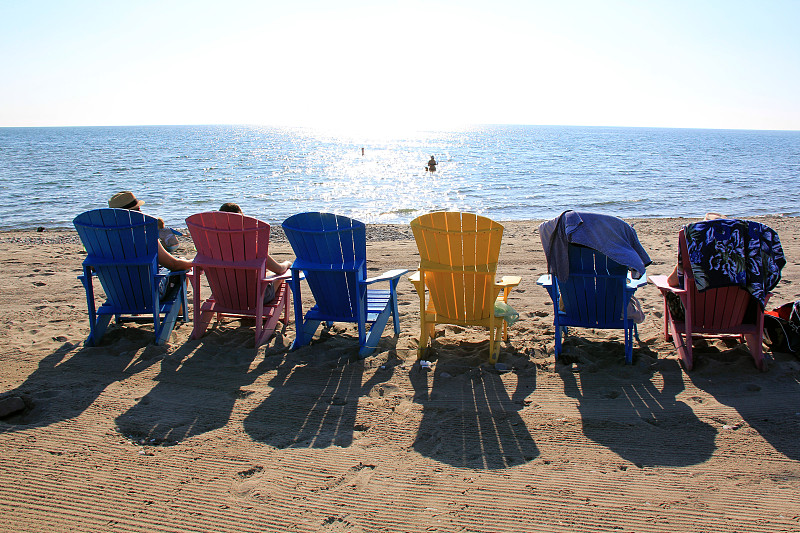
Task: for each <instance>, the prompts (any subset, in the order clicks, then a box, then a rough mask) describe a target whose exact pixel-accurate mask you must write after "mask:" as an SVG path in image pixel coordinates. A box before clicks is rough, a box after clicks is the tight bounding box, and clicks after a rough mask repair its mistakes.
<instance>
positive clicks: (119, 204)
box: [108, 191, 144, 211]
mask: <svg viewBox="0 0 800 533" xmlns="http://www.w3.org/2000/svg"><path fill="white" fill-rule="evenodd" d="M143 204H144V200H138V199H137V198H136V196H134V194H133V193H132V192H131V191H122V192H118V193H117V194H115V195H114V196H112V197H111V199H109V200H108V207H113V208H116V209H131V210H133V211H138V210H139V208H140V207H141V206H142V205H143Z"/></svg>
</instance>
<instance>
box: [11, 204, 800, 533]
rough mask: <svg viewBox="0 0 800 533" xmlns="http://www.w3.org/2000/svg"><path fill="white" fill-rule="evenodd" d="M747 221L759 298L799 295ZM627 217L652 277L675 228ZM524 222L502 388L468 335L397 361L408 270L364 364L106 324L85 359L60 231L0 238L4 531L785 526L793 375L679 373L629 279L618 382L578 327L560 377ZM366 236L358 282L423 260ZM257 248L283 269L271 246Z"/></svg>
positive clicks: (793, 261) (601, 337)
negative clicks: (635, 317)
mask: <svg viewBox="0 0 800 533" xmlns="http://www.w3.org/2000/svg"><path fill="white" fill-rule="evenodd" d="M754 220H759V221H761V222H764V223H766V224H768V225H769V226H771V227H772V228H773V229H775V230H776V231H777V232H778V234H779V235H780V238H781V242H782V245H783V249H784V253H785V255H786V259H787V264H786V266H785V268H784V269H783V280H782V281H781V282H780V283H779V285H778V287H777V288H776V289H775V290H774V291H773V292H774V296H773V299H772V301H771V305H769V306H768V307H770V308H771V307H774V306H777V305H778V304H780V303H785V302H789V301H794V300H797V299H800V240H799V239H798V236H799V235H800V231H798V225H797V219H796V218H783V217H756V218H754ZM628 221H629V222H630V223H632V224H633V225H634V228H635V229H636V231H637V232H638V235H639V237H640V240H641V242H642V243H643V245H644V247H645V248H646V249H647V251H648V252H649V254H650V256H651V258H652V259H653V264H652V265H651V266H650V267H649V268H648V271H647V273H648V274H667V273H669V271H670V270H671V268H672V266H673V265H674V263H675V259H676V253H677V252H676V250H677V232H678V230H679V229H680V227H681V226H682V225H683V224H686V223H688V222H692V221H693V220H689V219H677V218H672V219H633V220H628ZM539 222H540V221H526V222H507V223H504V225H505V228H506V229H505V234H504V238H503V247H502V251H501V256H500V267H499V269H498V274H500V275H505V274H509V275H519V276H522V279H523V281H522V283H521V284H520V286H519V288H518V289H517V290H515V291H514V292H512V293H511V297H510V299H509V303H510V304H511V305H512V306H513V307H514V308H515V309H516V310H517V311H519V313H520V320H519V321H518V322H517V323H516V324H514V326H513V327H511V328H510V329H509V333H510V339H509V342H508V343H506V344H504V345H503V347H502V349H501V355H500V362H502V363H504V364H505V365H506V366H507V367H508V368H510V369H511V371H509V372H499V371H498V370H497V369H495V368H494V367H493V366H491V365H488V364H487V363H486V361H487V350H488V349H487V344H488V343H487V335H486V331H485V330H482V329H474V330H473V329H465V328H460V327H450V326H448V327H447V328H443V329H444V334H442V333H441V331H442V329H440V330H439V335H438V336H437V338H436V340H435V341H434V344H433V352H432V355H431V357H430V359H431V361H432V365H433V369H432V371H430V372H425V371H422V370H421V369H420V368H419V366H418V365H415V364H414V363H415V360H416V349H417V341H418V336H419V303H418V298H417V295H416V292H415V291H414V289H413V287H412V285H411V283H410V282H409V281H408V280H407V279H403V280H401V282H400V285H399V298H400V322H401V333H400V335H399V336H397V337H395V336H394V335H393V334H392V333H391V328H387V330H386V332H385V334H384V336H383V339H382V340H381V343H380V345H379V348H378V350H377V352H376V353H375V354H374V355H372V356H370V357H368V358H366V359H363V360H361V359H358V358H357V352H358V349H357V336H356V332H355V326H354V325H346V324H336V325H335V326H334V327H333V328H332V330H331V331H329V332H324V333H321V334H320V332H319V331H318V333H317V337H316V338H315V340H314V341H313V342H312V344H311V345H310V346H308V347H304V348H302V349H300V350H297V351H293V352H290V351H289V350H288V347H289V345H290V343H291V341H292V339H293V338H294V322H293V321H292V322H291V323H290V325H289V326H288V327H287V328H286V329H285V330H282V331H280V332H279V334H278V335H276V336H275V337H274V338H273V339H272V340H271V341H270V342H269V343H268V344H267V345H265V346H262V347H260V348H258V349H254V347H253V330H252V325H251V324H248V323H242V322H239V321H225V322H222V323H220V324H217V325H216V326H214V327H210V328H209V330H208V331H207V333H206V335H205V336H204V337H203V338H202V339H199V340H192V339H190V338H189V335H190V333H191V324H184V325H181V326H180V327H178V328H176V330H175V331H174V332H173V333H172V336H171V338H170V341H169V343H168V344H167V345H165V346H155V345H153V344H152V326H146V325H145V326H142V325H135V324H134V325H125V326H121V327H117V326H112V327H111V328H110V331H109V332H108V333H107V334H106V336H105V337H104V341H103V343H102V345H101V346H97V347H85V346H84V344H83V341H84V340H85V338H86V337H87V335H88V332H89V323H88V320H87V314H86V300H85V293H84V291H83V288H82V286H81V283H80V281H78V279H77V278H76V276H77V275H78V274H79V273H80V268H81V261H82V260H83V258H84V257H85V254H84V252H83V247H82V246H81V244H80V242H79V240H78V238H77V235H76V233H75V232H71V231H44V232H41V233H37V232H3V233H0V257H1V258H2V259H0V261H2V265H3V276H2V277H0V307H1V309H0V324H2V327H1V328H0V368H1V369H0V393H2V394H1V395H0V398H7V397H12V396H16V397H19V398H21V399H22V401H23V402H24V403H25V405H26V408H25V409H24V410H23V411H21V412H19V413H17V414H13V415H11V416H9V417H7V418H5V419H2V420H0V451H1V452H2V453H0V530H2V531H15V532H34V531H36V532H39V531H80V532H84V531H92V532H106V531H110V532H117V531H119V532H125V531H131V532H134V531H136V532H138V531H147V532H155V531H158V532H186V531H231V532H243V531H253V532H256V531H257V532H264V531H296V532H353V533H355V532H375V531H381V532H520V531H547V532H559V533H560V532H564V533H567V532H595V531H603V532H607V531H608V532H611V531H613V532H636V533H638V532H664V533H667V532H715V533H723V532H729V533H733V532H764V533H775V532H800V438H798V435H800V359H798V358H797V357H795V356H794V355H791V354H785V353H772V352H770V351H769V350H767V358H768V370H767V371H766V372H763V373H762V372H759V371H757V369H756V368H755V366H754V364H753V360H752V358H751V356H750V354H749V352H748V351H747V349H746V347H744V346H741V345H738V344H737V343H735V342H731V341H723V340H715V341H710V342H708V343H698V344H697V345H696V348H695V357H696V366H695V369H694V370H693V371H691V372H688V373H687V372H686V371H684V370H683V369H682V368H681V366H680V364H679V363H678V360H677V355H676V353H675V349H674V347H673V345H672V343H671V342H668V341H666V340H665V339H664V336H663V306H662V298H661V296H660V294H659V292H658V291H657V289H656V288H655V287H654V286H653V285H652V284H648V285H646V286H644V287H643V288H641V289H639V291H638V292H637V297H638V298H639V299H640V301H641V302H642V305H643V308H644V310H645V311H646V313H647V317H646V320H645V322H644V323H643V324H641V325H640V326H639V337H640V340H639V342H636V343H635V346H634V364H633V365H630V366H626V365H625V364H624V362H623V335H622V332H621V331H605V330H580V329H573V330H571V336H570V337H569V338H568V339H569V340H568V341H567V343H566V345H565V348H564V350H565V354H564V357H563V360H560V361H559V362H558V363H557V362H556V361H555V358H554V336H553V335H554V330H553V325H552V322H553V317H552V305H550V300H549V297H548V296H547V293H546V291H545V290H544V289H542V288H541V287H539V286H537V285H536V280H537V278H538V277H539V276H540V275H542V274H544V273H546V262H545V256H544V252H543V250H542V247H541V243H540V240H539V235H538V232H537V231H536V228H537V226H538V224H539ZM276 229H277V228H276ZM368 239H369V243H368V254H369V259H370V263H369V270H370V274H377V273H380V272H383V271H385V270H389V269H393V268H408V269H411V270H413V269H415V268H416V266H417V262H418V254H417V249H416V244H415V243H414V240H413V237H412V235H411V230H410V228H409V227H408V226H370V227H369V229H368ZM271 252H272V254H273V256H274V257H276V259H279V260H280V259H291V258H292V254H291V249H290V247H289V245H288V243H287V242H286V241H285V239H283V238H282V235H281V234H280V232H279V231H275V232H274V236H273V240H272V244H271ZM178 253H179V254H181V255H183V256H185V257H192V255H193V248H192V244H191V241H190V240H189V239H188V237H183V238H182V241H181V248H180V249H179V252H178ZM206 294H207V293H206ZM306 294H308V291H306ZM772 304H774V305H772Z"/></svg>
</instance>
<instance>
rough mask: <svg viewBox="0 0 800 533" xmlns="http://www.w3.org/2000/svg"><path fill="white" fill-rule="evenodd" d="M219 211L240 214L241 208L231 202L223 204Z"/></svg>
mask: <svg viewBox="0 0 800 533" xmlns="http://www.w3.org/2000/svg"><path fill="white" fill-rule="evenodd" d="M219 210H220V211H225V212H226V213H239V214H243V213H242V208H241V207H239V206H238V205H237V204H235V203H233V202H225V203H224V204H222V205H221V206H219Z"/></svg>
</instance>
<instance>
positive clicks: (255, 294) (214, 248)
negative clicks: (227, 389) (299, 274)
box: [186, 211, 291, 347]
mask: <svg viewBox="0 0 800 533" xmlns="http://www.w3.org/2000/svg"><path fill="white" fill-rule="evenodd" d="M186 224H187V226H188V227H189V232H190V233H191V235H192V240H193V241H194V245H195V248H197V256H196V257H195V258H194V260H193V270H194V273H193V275H192V276H191V278H190V279H191V281H192V292H193V293H194V329H193V330H192V338H195V339H197V338H200V337H202V336H203V333H204V332H205V330H206V328H207V327H208V325H209V324H210V323H211V319H212V318H213V317H214V315H216V316H217V320H219V319H220V318H221V317H224V316H229V317H238V318H243V317H250V318H254V319H255V322H256V324H255V345H256V347H258V346H260V345H261V344H263V343H264V342H266V341H268V340H269V339H270V337H271V336H272V334H273V333H274V331H275V328H276V327H277V326H278V322H282V323H283V324H287V323H288V321H289V312H290V311H289V308H290V306H288V305H286V302H287V301H288V300H289V285H288V284H287V283H281V284H280V288H279V289H278V290H276V291H275V298H274V299H273V300H272V301H271V302H266V303H265V302H264V293H265V291H266V290H267V287H268V285H269V284H271V283H272V282H273V281H276V280H286V279H288V278H290V277H291V274H290V273H289V272H287V273H285V274H283V275H280V276H275V275H271V273H270V271H269V270H267V267H266V258H267V254H268V248H269V231H270V226H269V224H267V223H266V222H262V221H261V220H258V219H256V218H253V217H248V216H244V215H241V214H239V213H227V212H221V211H210V212H207V213H198V214H195V215H192V216H190V217H189V218H187V219H186ZM204 272H205V275H206V279H207V280H208V285H209V287H210V288H211V297H210V298H208V299H206V300H205V301H204V302H203V303H202V305H201V297H200V285H201V284H200V281H201V274H202V273H204ZM281 313H283V318H282V319H281Z"/></svg>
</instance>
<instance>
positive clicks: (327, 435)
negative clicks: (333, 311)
mask: <svg viewBox="0 0 800 533" xmlns="http://www.w3.org/2000/svg"><path fill="white" fill-rule="evenodd" d="M323 335H325V336H327V333H324V332H323ZM337 337H338V338H337ZM342 337H343V336H333V337H329V338H326V339H325V340H324V343H325V344H326V345H327V346H326V348H325V350H324V351H319V350H315V348H314V344H313V343H312V345H311V346H306V347H303V348H300V349H299V350H297V351H295V352H291V353H290V354H289V355H287V357H286V358H285V359H284V361H283V363H282V364H281V365H280V366H279V367H278V369H277V370H278V373H277V375H276V376H275V377H274V378H273V379H271V380H270V382H269V386H270V387H271V388H272V390H271V391H270V394H269V396H268V397H267V398H266V399H265V400H264V401H263V402H262V403H261V404H260V405H259V406H258V407H256V408H255V409H253V411H252V412H251V413H250V414H249V415H247V417H246V418H245V420H244V422H243V424H244V430H245V431H246V432H247V434H248V435H250V437H251V438H253V439H254V440H257V441H259V442H263V443H266V444H269V445H271V446H275V447H276V448H281V449H283V448H326V447H329V446H341V447H347V446H350V445H351V444H352V443H353V437H354V431H365V430H367V429H369V428H368V427H366V426H363V427H362V426H361V425H358V424H357V422H356V415H357V413H358V408H359V398H361V397H363V396H368V395H369V394H370V393H371V391H372V389H373V388H376V387H378V386H379V385H380V384H381V383H383V382H385V381H388V380H389V379H390V378H391V377H392V374H393V372H394V366H393V365H392V364H386V365H383V366H384V368H375V370H374V373H373V375H372V377H370V378H369V379H368V380H367V381H366V382H363V378H364V373H365V370H366V369H367V366H375V367H377V366H379V365H380V362H379V360H378V358H369V359H360V358H359V357H358V342H357V340H356V341H353V339H352V338H349V339H348V338H342ZM395 343H396V339H390V338H384V339H383V340H382V341H381V347H382V348H381V349H384V348H385V347H386V346H388V345H389V344H391V347H390V348H389V350H390V352H393V351H394V346H395Z"/></svg>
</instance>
